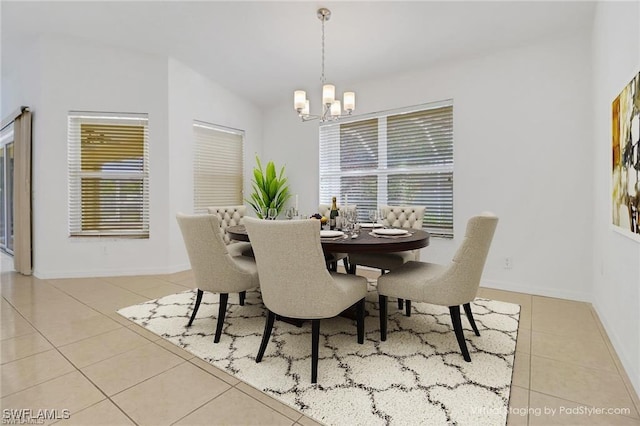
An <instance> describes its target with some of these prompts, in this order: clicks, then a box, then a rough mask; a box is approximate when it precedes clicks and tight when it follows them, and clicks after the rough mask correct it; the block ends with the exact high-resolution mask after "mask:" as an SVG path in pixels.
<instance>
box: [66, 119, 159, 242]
mask: <svg viewBox="0 0 640 426" xmlns="http://www.w3.org/2000/svg"><path fill="white" fill-rule="evenodd" d="M147 124H148V119H147V114H124V113H89V112H70V113H69V116H68V167H69V234H70V235H71V236H114V237H138V238H148V237H149V134H148V126H147Z"/></svg>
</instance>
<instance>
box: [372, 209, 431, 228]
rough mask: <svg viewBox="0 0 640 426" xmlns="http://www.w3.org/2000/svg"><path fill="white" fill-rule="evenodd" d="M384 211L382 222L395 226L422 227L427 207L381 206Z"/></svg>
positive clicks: (385, 224)
mask: <svg viewBox="0 0 640 426" xmlns="http://www.w3.org/2000/svg"><path fill="white" fill-rule="evenodd" d="M380 210H382V212H383V213H384V217H383V218H382V224H383V225H384V226H393V227H395V228H413V229H422V220H423V219H424V211H425V207H421V206H381V207H380Z"/></svg>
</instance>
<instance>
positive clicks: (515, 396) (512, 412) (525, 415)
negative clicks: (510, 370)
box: [507, 386, 529, 426]
mask: <svg viewBox="0 0 640 426" xmlns="http://www.w3.org/2000/svg"><path fill="white" fill-rule="evenodd" d="M528 421H529V389H525V388H521V387H518V386H511V395H509V411H508V413H507V426H527V422H528Z"/></svg>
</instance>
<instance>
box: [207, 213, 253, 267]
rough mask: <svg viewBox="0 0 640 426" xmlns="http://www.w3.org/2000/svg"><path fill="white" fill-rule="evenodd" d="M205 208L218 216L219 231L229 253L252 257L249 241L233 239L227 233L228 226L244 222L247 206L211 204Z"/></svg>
mask: <svg viewBox="0 0 640 426" xmlns="http://www.w3.org/2000/svg"><path fill="white" fill-rule="evenodd" d="M207 210H208V211H209V214H215V215H216V216H218V220H219V221H220V232H221V233H222V238H223V239H224V243H225V244H226V245H227V250H229V253H230V254H231V255H232V256H239V255H242V256H249V257H253V252H252V251H251V243H247V242H242V241H234V240H232V239H231V238H230V237H229V234H228V233H227V228H228V227H230V226H236V225H242V224H244V216H245V214H246V213H247V206H244V205H238V206H221V207H217V206H213V207H208V208H207Z"/></svg>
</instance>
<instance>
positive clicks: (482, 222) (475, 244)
mask: <svg viewBox="0 0 640 426" xmlns="http://www.w3.org/2000/svg"><path fill="white" fill-rule="evenodd" d="M497 225H498V217H497V216H496V215H494V214H493V213H488V212H487V213H481V214H480V215H478V216H474V217H472V218H470V219H469V221H468V222H467V230H466V232H465V235H464V240H463V241H462V244H460V247H458V250H457V251H456V253H455V255H454V256H453V259H452V260H451V264H450V265H449V268H448V270H447V272H446V273H445V276H446V279H447V280H448V281H449V282H450V283H451V286H452V288H451V293H452V294H453V295H455V296H454V299H459V300H460V301H459V303H457V304H459V305H462V304H463V303H469V302H470V301H472V300H473V299H475V297H476V294H477V293H478V287H479V286H480V278H481V277H482V271H483V270H484V265H485V262H486V260H487V255H488V254H489V248H490V247H491V241H492V240H493V234H494V233H495V230H496V226H497ZM443 278H444V277H443ZM450 304H451V305H453V304H455V303H450Z"/></svg>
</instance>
